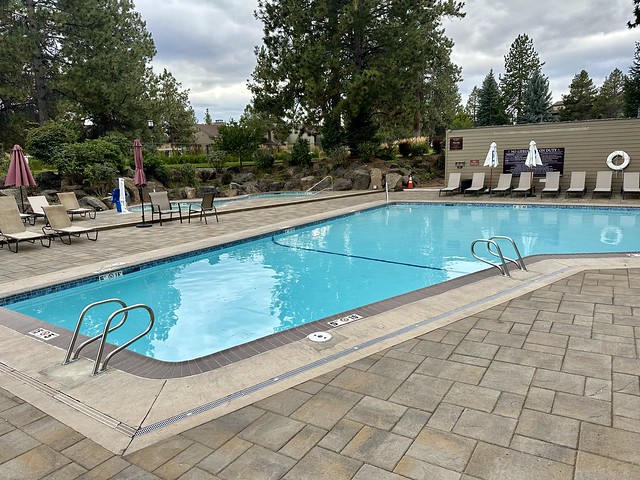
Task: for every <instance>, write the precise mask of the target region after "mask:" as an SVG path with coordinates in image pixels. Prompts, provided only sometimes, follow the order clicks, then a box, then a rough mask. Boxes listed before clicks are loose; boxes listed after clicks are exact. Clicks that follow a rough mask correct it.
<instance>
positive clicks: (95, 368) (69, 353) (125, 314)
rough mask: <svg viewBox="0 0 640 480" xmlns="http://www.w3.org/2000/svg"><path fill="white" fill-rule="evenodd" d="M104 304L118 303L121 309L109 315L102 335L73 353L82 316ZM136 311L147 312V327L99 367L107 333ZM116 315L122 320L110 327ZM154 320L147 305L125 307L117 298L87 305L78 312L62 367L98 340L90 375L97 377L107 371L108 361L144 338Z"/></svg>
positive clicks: (91, 339) (93, 338) (106, 358)
mask: <svg viewBox="0 0 640 480" xmlns="http://www.w3.org/2000/svg"><path fill="white" fill-rule="evenodd" d="M105 303H119V304H120V305H121V306H122V308H119V309H118V310H116V311H115V312H113V313H112V314H111V315H109V318H108V319H107V322H106V323H105V325H104V330H103V331H102V333H100V334H98V335H96V336H95V337H91V338H90V339H88V340H86V341H84V342H83V343H82V344H80V346H79V347H78V348H77V349H76V350H75V351H73V347H74V346H75V344H76V341H77V340H78V333H79V332H80V326H81V325H82V321H83V320H84V316H85V315H86V314H87V312H88V311H89V310H91V309H92V308H93V307H96V306H98V305H103V304H105ZM136 309H143V310H146V311H147V313H148V314H149V325H147V328H146V329H145V330H144V331H143V332H142V333H139V334H138V335H136V336H135V337H133V338H132V339H131V340H129V341H127V342H125V343H123V344H122V345H120V346H119V347H117V348H116V349H115V350H113V351H112V352H111V353H109V354H108V355H107V356H106V357H105V359H104V361H103V362H102V365H100V361H101V360H102V354H103V353H104V344H105V343H106V341H107V335H108V334H109V333H111V332H113V331H114V330H116V329H118V328H120V327H121V326H122V325H124V323H125V322H126V321H127V317H128V316H129V312H130V311H131V310H136ZM118 315H122V320H120V323H118V324H117V325H116V326H114V327H112V326H111V322H112V321H113V319H114V318H116V317H117V316H118ZM154 319H155V316H154V314H153V310H152V309H151V307H149V306H148V305H144V304H141V303H139V304H136V305H129V306H127V304H126V303H124V302H123V301H122V300H120V299H119V298H109V299H107V300H101V301H99V302H94V303H91V304H89V305H87V306H86V307H84V309H83V310H82V312H80V316H79V317H78V322H77V323H76V328H75V330H74V331H73V336H72V337H71V343H70V344H69V348H68V349H67V355H66V356H65V358H64V361H63V362H62V365H67V364H69V363H71V362H75V361H76V360H78V358H79V357H80V351H81V350H82V349H83V348H84V347H86V346H87V345H89V344H90V343H93V342H95V341H96V340H98V339H100V346H99V347H98V353H97V355H96V360H95V363H94V365H93V373H92V375H97V374H99V373H102V372H104V371H105V370H106V369H107V363H109V360H111V358H113V356H114V355H115V354H116V353H118V352H120V351H122V350H124V349H125V348H127V347H128V346H129V345H131V344H132V343H133V342H135V341H136V340H138V339H140V338H142V337H144V336H145V335H146V334H147V333H149V332H150V331H151V328H152V327H153V322H154Z"/></svg>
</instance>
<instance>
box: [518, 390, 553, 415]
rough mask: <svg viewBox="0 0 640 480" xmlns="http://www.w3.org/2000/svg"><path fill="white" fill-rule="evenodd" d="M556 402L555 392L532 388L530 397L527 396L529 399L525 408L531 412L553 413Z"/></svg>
mask: <svg viewBox="0 0 640 480" xmlns="http://www.w3.org/2000/svg"><path fill="white" fill-rule="evenodd" d="M554 400H555V392H554V391H553V390H546V389H544V388H538V387H531V388H530V389H529V395H527V399H526V401H525V402H524V406H525V407H526V408H528V409H531V410H539V411H541V412H551V408H552V407H553V401H554Z"/></svg>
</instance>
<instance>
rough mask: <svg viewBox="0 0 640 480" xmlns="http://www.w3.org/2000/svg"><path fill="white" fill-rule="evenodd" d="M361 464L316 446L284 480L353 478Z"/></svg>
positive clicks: (341, 479)
mask: <svg viewBox="0 0 640 480" xmlns="http://www.w3.org/2000/svg"><path fill="white" fill-rule="evenodd" d="M361 466H362V462H360V461H358V460H354V459H353V458H348V457H345V456H344V455H339V454H337V453H334V452H331V451H329V450H325V449H323V448H319V447H316V448H314V449H313V450H311V451H310V452H309V453H308V454H307V455H306V456H305V457H304V458H303V459H302V460H300V462H298V464H297V465H296V466H295V467H293V468H292V469H291V471H290V472H289V473H287V475H286V476H285V477H284V480H315V479H327V480H329V479H331V480H351V479H352V478H353V477H354V475H355V474H356V472H357V471H358V470H360V467H361ZM237 478H240V477H237ZM274 478H277V477H274ZM229 480H231V479H229ZM243 480H244V477H243Z"/></svg>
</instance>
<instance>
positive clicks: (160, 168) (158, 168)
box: [144, 154, 169, 185]
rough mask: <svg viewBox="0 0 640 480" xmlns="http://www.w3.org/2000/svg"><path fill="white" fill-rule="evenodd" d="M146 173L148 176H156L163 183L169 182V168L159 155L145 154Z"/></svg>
mask: <svg viewBox="0 0 640 480" xmlns="http://www.w3.org/2000/svg"><path fill="white" fill-rule="evenodd" d="M144 173H145V175H146V177H147V178H154V179H156V180H157V181H159V182H160V183H162V184H163V185H167V184H168V183H169V170H168V169H167V166H166V165H165V164H164V162H163V161H162V158H161V157H160V156H158V155H155V154H151V155H145V157H144Z"/></svg>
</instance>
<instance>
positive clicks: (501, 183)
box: [489, 173, 513, 196]
mask: <svg viewBox="0 0 640 480" xmlns="http://www.w3.org/2000/svg"><path fill="white" fill-rule="evenodd" d="M512 178H513V175H512V174H510V173H501V174H500V178H498V185H496V187H495V188H492V189H491V191H490V192H489V196H491V195H493V194H494V193H502V194H503V195H506V194H507V193H509V191H510V190H511V179H512Z"/></svg>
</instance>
